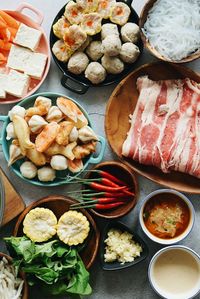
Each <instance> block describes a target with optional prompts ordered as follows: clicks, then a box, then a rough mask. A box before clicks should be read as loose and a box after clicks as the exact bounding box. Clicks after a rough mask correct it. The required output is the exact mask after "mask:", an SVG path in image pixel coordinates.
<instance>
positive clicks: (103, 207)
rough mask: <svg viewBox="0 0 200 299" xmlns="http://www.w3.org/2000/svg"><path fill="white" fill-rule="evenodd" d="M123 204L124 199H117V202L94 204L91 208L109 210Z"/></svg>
mask: <svg viewBox="0 0 200 299" xmlns="http://www.w3.org/2000/svg"><path fill="white" fill-rule="evenodd" d="M124 204H125V202H124V201H119V202H115V203H110V204H96V205H95V207H94V208H93V209H95V210H111V209H114V208H117V207H119V206H122V205H124Z"/></svg>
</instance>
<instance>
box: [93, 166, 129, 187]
mask: <svg viewBox="0 0 200 299" xmlns="http://www.w3.org/2000/svg"><path fill="white" fill-rule="evenodd" d="M97 172H98V173H99V174H100V175H101V176H102V177H103V178H106V179H108V180H111V181H113V182H115V183H117V184H119V185H123V186H124V185H126V183H125V182H123V181H121V180H120V179H118V178H116V177H115V176H114V175H112V174H110V173H109V172H107V171H104V170H97Z"/></svg>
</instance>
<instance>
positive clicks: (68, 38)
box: [63, 25, 87, 56]
mask: <svg viewBox="0 0 200 299" xmlns="http://www.w3.org/2000/svg"><path fill="white" fill-rule="evenodd" d="M63 39H64V42H65V45H66V47H67V48H68V49H69V51H71V52H72V53H74V52H75V51H76V50H77V49H79V48H80V47H81V46H82V45H83V44H84V42H85V41H86V39H87V34H86V32H84V31H83V29H81V28H80V26H78V25H72V26H70V27H69V28H67V29H66V32H65V34H64V36H63ZM70 56H71V55H70Z"/></svg>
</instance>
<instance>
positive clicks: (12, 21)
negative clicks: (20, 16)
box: [0, 10, 19, 29]
mask: <svg viewBox="0 0 200 299" xmlns="http://www.w3.org/2000/svg"><path fill="white" fill-rule="evenodd" d="M0 16H1V17H2V18H3V19H4V21H5V22H6V24H7V25H8V26H9V27H13V28H16V29H18V28H19V23H18V22H17V21H16V20H15V19H14V18H13V17H11V16H10V15H9V14H7V13H6V12H5V11H3V10H0Z"/></svg>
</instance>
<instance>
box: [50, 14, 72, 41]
mask: <svg viewBox="0 0 200 299" xmlns="http://www.w3.org/2000/svg"><path fill="white" fill-rule="evenodd" d="M70 25H71V24H70V23H69V21H68V20H67V19H66V18H65V17H64V16H62V18H60V19H59V20H58V21H57V22H56V23H55V24H54V25H53V33H54V34H55V36H57V37H58V38H60V39H62V38H63V35H64V32H65V30H66V28H68V27H69V26H70Z"/></svg>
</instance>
